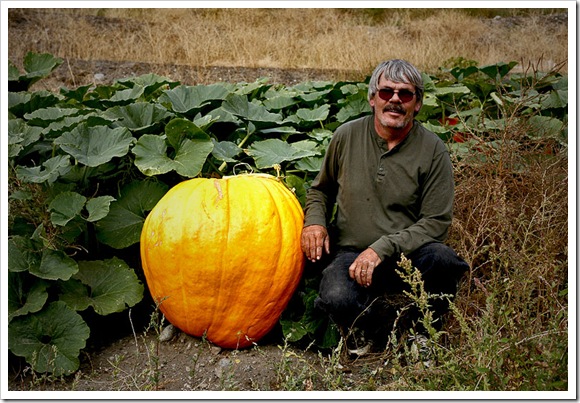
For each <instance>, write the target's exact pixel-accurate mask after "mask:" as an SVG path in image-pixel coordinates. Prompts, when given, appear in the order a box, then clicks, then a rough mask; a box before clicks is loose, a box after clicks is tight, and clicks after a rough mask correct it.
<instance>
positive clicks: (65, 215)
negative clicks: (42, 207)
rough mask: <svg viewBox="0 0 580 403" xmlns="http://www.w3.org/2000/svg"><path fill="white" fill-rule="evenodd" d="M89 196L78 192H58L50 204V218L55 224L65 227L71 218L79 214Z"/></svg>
mask: <svg viewBox="0 0 580 403" xmlns="http://www.w3.org/2000/svg"><path fill="white" fill-rule="evenodd" d="M86 202H87V198H86V197H84V196H83V195H81V194H78V193H76V192H63V193H60V194H58V195H57V196H56V197H55V198H54V199H53V200H52V201H51V202H50V204H49V205H48V210H49V211H51V214H50V220H51V221H52V223H53V224H54V225H60V226H61V227H64V226H65V225H66V224H67V223H68V222H69V221H70V220H72V219H73V218H75V217H77V216H79V215H80V214H81V211H82V209H83V207H84V206H85V203H86Z"/></svg>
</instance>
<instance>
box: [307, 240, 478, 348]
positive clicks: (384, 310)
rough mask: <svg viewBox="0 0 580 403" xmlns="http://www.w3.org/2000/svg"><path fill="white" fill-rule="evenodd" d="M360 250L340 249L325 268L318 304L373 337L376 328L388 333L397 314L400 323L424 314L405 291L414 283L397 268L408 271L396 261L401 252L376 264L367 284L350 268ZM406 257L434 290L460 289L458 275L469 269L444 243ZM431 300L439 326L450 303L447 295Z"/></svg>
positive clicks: (340, 321) (339, 320)
mask: <svg viewBox="0 0 580 403" xmlns="http://www.w3.org/2000/svg"><path fill="white" fill-rule="evenodd" d="M359 254H360V251H352V250H339V251H337V253H336V256H334V258H333V260H332V261H331V262H330V264H329V265H328V266H327V267H326V268H325V269H324V270H323V272H322V280H321V282H320V288H319V296H318V298H317V299H316V300H315V301H314V306H315V307H316V308H317V309H321V310H322V311H324V312H325V313H326V314H328V315H329V316H330V318H331V319H332V320H333V321H334V322H335V323H336V324H337V325H338V326H339V327H342V328H343V329H345V328H350V327H351V326H353V327H357V328H358V329H362V330H365V331H366V332H367V334H369V336H370V337H373V336H372V333H376V336H381V335H385V332H388V331H389V328H390V329H392V325H393V322H394V320H395V319H397V318H399V319H398V320H399V322H398V323H399V324H402V325H403V326H412V324H413V323H414V322H417V320H418V319H419V317H418V316H419V312H418V310H417V308H416V307H410V305H409V304H408V302H409V300H408V299H406V298H404V296H403V293H402V292H403V290H410V286H409V285H408V284H406V283H405V282H404V281H403V280H402V279H401V277H400V276H399V274H398V273H396V272H395V269H398V270H399V271H403V269H402V268H400V267H399V266H398V265H397V261H399V260H400V258H399V257H393V258H389V259H385V260H384V261H383V262H382V263H381V264H380V265H379V266H377V267H376V268H375V270H374V272H373V280H372V284H371V286H370V287H367V288H365V287H362V286H360V285H359V284H358V283H357V282H356V281H355V280H354V279H352V278H350V276H349V274H348V268H349V266H350V265H351V264H352V262H353V261H354V260H355V259H356V257H357V256H358V255H359ZM407 258H408V259H410V260H411V262H412V264H413V266H414V267H416V268H417V269H418V270H419V271H420V272H421V275H422V279H423V282H424V287H425V291H426V292H428V293H429V294H439V295H440V294H451V295H455V294H456V293H457V285H458V282H459V279H460V278H461V276H462V275H463V274H464V272H465V271H467V270H469V265H468V264H467V263H466V262H465V261H464V260H463V259H461V258H460V257H459V256H458V255H457V254H456V253H455V251H454V250H453V249H451V248H450V247H449V246H447V245H445V244H442V243H436V242H433V243H428V244H426V245H423V246H422V247H420V248H419V249H417V250H415V251H414V252H412V253H410V254H409V255H408V256H407ZM429 304H430V305H431V307H430V310H431V311H432V312H433V317H434V320H435V321H434V323H433V326H434V327H435V328H436V329H440V328H441V322H442V318H441V317H442V315H443V314H444V313H445V312H447V310H448V308H449V306H448V305H449V304H448V302H447V299H441V298H431V299H430V300H429ZM404 306H407V308H405V309H404V311H405V313H406V314H405V315H404V316H401V317H399V316H398V315H399V312H400V310H401V309H402V308H403V307H404ZM409 307H410V308H409ZM365 310H366V311H365ZM363 311H364V313H363ZM361 313H363V314H361ZM355 321H356V322H355ZM417 330H418V331H421V329H417Z"/></svg>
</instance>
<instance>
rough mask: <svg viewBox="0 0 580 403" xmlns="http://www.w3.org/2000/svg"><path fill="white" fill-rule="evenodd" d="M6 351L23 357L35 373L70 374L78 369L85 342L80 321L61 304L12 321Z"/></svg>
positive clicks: (86, 330)
mask: <svg viewBox="0 0 580 403" xmlns="http://www.w3.org/2000/svg"><path fill="white" fill-rule="evenodd" d="M8 330H9V331H8V348H9V349H10V351H12V353H14V354H15V355H17V356H20V357H25V358H26V361H27V362H28V363H29V364H30V365H31V366H32V368H33V369H34V370H35V371H36V372H41V373H44V372H50V373H54V374H55V375H58V376H60V375H67V374H71V373H73V372H74V371H76V370H77V369H78V368H79V359H78V356H79V352H80V350H81V349H82V348H84V347H85V345H86V340H87V339H88V338H89V333H90V330H89V327H88V326H87V324H86V323H85V321H84V320H83V318H82V317H81V316H80V315H79V314H78V313H76V312H75V311H73V310H72V309H71V308H69V307H68V306H67V305H66V304H65V303H64V302H62V301H55V302H52V303H51V304H49V305H48V306H47V307H46V308H45V309H43V310H42V311H40V312H36V313H33V314H29V315H26V316H22V317H17V318H14V319H13V320H12V321H11V322H10V324H9V325H8Z"/></svg>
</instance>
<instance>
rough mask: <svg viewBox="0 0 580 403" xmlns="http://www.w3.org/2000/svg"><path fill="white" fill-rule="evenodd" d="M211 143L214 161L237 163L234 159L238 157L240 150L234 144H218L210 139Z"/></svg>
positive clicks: (223, 142)
mask: <svg viewBox="0 0 580 403" xmlns="http://www.w3.org/2000/svg"><path fill="white" fill-rule="evenodd" d="M212 142H213V150H212V152H211V153H212V155H213V156H214V157H215V158H216V159H218V160H220V161H225V162H237V160H236V159H235V158H234V157H236V156H238V155H239V154H240V153H241V152H242V149H241V148H240V147H238V146H237V145H236V143H233V142H231V141H219V142H218V141H217V140H214V139H212Z"/></svg>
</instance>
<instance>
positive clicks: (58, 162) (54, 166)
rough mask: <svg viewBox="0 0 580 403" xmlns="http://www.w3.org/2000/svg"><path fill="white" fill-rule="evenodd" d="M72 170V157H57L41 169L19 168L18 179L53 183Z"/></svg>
mask: <svg viewBox="0 0 580 403" xmlns="http://www.w3.org/2000/svg"><path fill="white" fill-rule="evenodd" d="M70 169H71V164H70V156H68V155H57V156H56V157H52V158H50V159H48V160H46V161H45V162H43V163H42V166H41V167H40V166H37V167H32V168H29V167H23V166H17V167H16V177H17V178H18V179H20V180H22V181H24V182H32V183H43V182H48V183H53V182H54V181H56V180H57V179H58V178H59V177H60V176H63V175H65V174H67V173H68V172H69V171H70Z"/></svg>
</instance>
